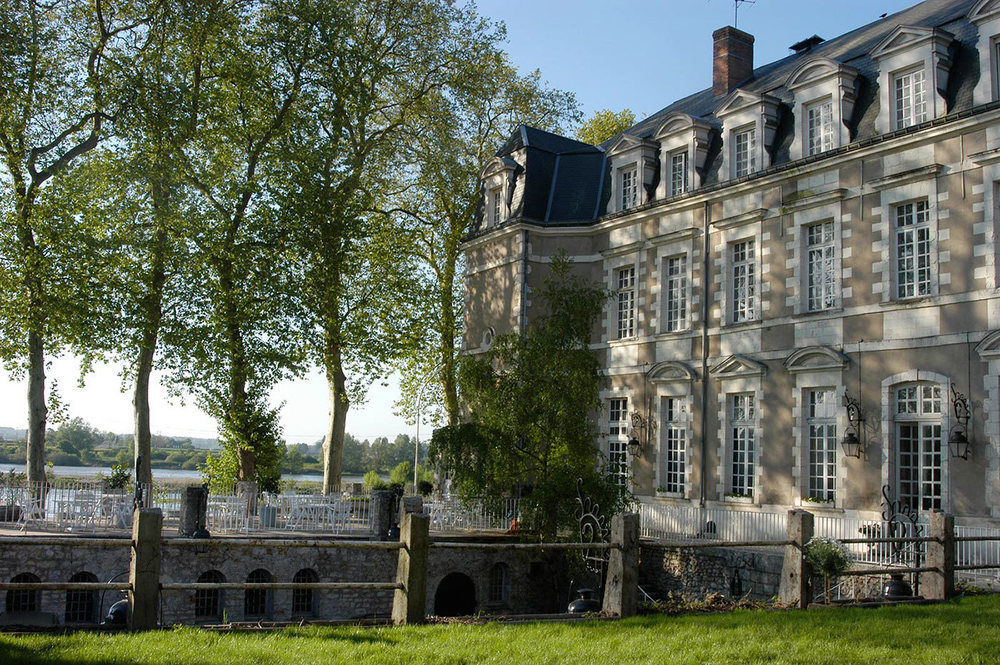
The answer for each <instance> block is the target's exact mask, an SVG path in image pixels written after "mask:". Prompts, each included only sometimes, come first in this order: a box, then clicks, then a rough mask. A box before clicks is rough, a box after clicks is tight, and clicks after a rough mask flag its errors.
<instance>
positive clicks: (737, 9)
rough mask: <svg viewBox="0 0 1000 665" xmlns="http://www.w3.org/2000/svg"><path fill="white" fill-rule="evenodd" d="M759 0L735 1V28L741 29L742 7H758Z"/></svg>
mask: <svg viewBox="0 0 1000 665" xmlns="http://www.w3.org/2000/svg"><path fill="white" fill-rule="evenodd" d="M756 4H757V0H733V27H734V28H738V27H740V5H751V6H752V5H756Z"/></svg>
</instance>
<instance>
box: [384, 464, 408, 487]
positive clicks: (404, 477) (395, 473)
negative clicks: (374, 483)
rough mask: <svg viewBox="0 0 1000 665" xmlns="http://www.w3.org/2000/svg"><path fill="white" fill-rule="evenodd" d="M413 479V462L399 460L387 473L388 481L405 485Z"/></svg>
mask: <svg viewBox="0 0 1000 665" xmlns="http://www.w3.org/2000/svg"><path fill="white" fill-rule="evenodd" d="M412 481H413V464H411V463H410V462H400V463H399V464H397V465H396V466H394V467H393V468H392V471H391V472H390V473H389V482H390V483H395V484H399V485H405V484H406V483H408V482H412Z"/></svg>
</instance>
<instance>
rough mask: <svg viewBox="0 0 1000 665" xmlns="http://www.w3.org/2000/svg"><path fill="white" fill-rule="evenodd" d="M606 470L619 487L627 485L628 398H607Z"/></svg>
mask: <svg viewBox="0 0 1000 665" xmlns="http://www.w3.org/2000/svg"><path fill="white" fill-rule="evenodd" d="M608 471H609V472H610V473H611V478H612V480H614V481H615V483H617V484H618V485H620V486H621V487H627V486H628V477H629V470H628V398H627V397H614V398H612V399H610V400H608Z"/></svg>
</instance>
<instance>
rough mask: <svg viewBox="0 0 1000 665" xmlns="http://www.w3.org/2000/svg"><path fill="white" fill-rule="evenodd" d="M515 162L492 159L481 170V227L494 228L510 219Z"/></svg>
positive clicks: (504, 158) (499, 158) (504, 159)
mask: <svg viewBox="0 0 1000 665" xmlns="http://www.w3.org/2000/svg"><path fill="white" fill-rule="evenodd" d="M516 171H517V162H515V161H514V160H513V159H511V158H509V157H494V158H493V159H491V160H490V161H489V162H487V163H486V167H485V168H483V173H482V176H481V179H482V181H483V219H482V227H483V228H487V227H490V226H496V225H497V224H500V223H501V222H503V221H505V220H506V219H507V218H508V217H510V208H511V205H510V203H511V196H512V194H513V191H514V175H515V173H516Z"/></svg>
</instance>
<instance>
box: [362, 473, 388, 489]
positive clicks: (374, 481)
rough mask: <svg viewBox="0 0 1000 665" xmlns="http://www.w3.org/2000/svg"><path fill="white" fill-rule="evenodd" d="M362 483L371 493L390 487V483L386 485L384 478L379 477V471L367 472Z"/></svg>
mask: <svg viewBox="0 0 1000 665" xmlns="http://www.w3.org/2000/svg"><path fill="white" fill-rule="evenodd" d="M362 482H363V484H364V487H365V489H366V490H369V491H372V490H384V489H387V488H388V487H389V485H388V483H386V482H385V481H384V480H382V478H380V477H379V475H378V472H377V471H369V472H367V473H366V474H365V477H364V479H363V481H362Z"/></svg>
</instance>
